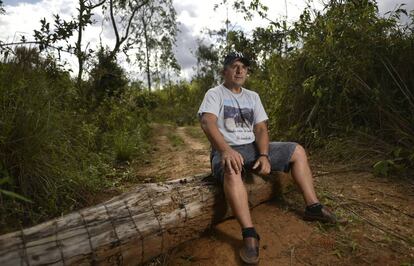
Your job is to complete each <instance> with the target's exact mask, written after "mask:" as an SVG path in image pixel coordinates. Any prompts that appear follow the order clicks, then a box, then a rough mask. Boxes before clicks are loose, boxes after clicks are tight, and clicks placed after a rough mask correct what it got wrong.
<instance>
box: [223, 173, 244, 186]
mask: <svg viewBox="0 0 414 266" xmlns="http://www.w3.org/2000/svg"><path fill="white" fill-rule="evenodd" d="M224 182H226V183H231V184H234V183H238V182H243V180H242V178H241V174H234V173H228V172H226V173H224Z"/></svg>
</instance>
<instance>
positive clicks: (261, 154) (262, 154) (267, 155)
mask: <svg viewBox="0 0 414 266" xmlns="http://www.w3.org/2000/svg"><path fill="white" fill-rule="evenodd" d="M262 156H264V157H267V159H269V154H267V153H260V154H259V157H262Z"/></svg>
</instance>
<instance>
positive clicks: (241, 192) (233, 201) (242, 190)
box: [223, 173, 253, 228]
mask: <svg viewBox="0 0 414 266" xmlns="http://www.w3.org/2000/svg"><path fill="white" fill-rule="evenodd" d="M223 188H224V194H225V195H226V199H227V201H228V202H229V204H230V207H231V210H232V211H233V214H234V216H235V217H236V219H237V221H238V222H239V223H240V226H241V227H242V228H246V227H253V223H252V218H251V216H250V210H249V202H248V198H247V191H246V187H245V186H244V184H243V180H242V178H241V174H230V173H224V184H223Z"/></svg>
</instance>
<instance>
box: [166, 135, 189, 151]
mask: <svg viewBox="0 0 414 266" xmlns="http://www.w3.org/2000/svg"><path fill="white" fill-rule="evenodd" d="M167 138H168V140H169V141H170V142H171V145H172V146H173V147H175V148H176V147H180V146H182V145H184V143H185V142H184V140H183V139H182V138H181V137H180V136H178V135H177V134H174V133H172V132H168V134H167Z"/></svg>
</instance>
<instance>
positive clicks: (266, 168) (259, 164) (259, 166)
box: [253, 156, 270, 175]
mask: <svg viewBox="0 0 414 266" xmlns="http://www.w3.org/2000/svg"><path fill="white" fill-rule="evenodd" d="M253 170H258V173H259V175H268V174H270V162H269V158H268V157H266V156H260V157H259V159H257V161H256V162H255V163H254V165H253Z"/></svg>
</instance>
